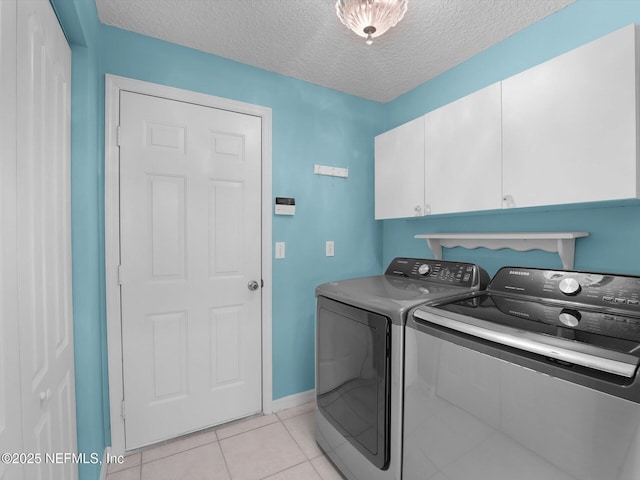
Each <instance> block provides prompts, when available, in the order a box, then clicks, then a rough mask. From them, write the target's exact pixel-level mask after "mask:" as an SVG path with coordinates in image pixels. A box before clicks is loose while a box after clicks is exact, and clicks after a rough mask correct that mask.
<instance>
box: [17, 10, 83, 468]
mask: <svg viewBox="0 0 640 480" xmlns="http://www.w3.org/2000/svg"><path fill="white" fill-rule="evenodd" d="M17 23H18V39H17V51H18V73H17V79H18V81H17V98H18V132H17V138H18V142H17V145H18V147H17V148H18V159H19V160H18V164H17V208H18V210H17V211H18V217H17V245H18V255H17V262H18V269H17V271H18V278H17V280H18V282H17V284H18V304H19V305H18V311H19V321H20V328H21V331H20V340H21V341H20V351H21V377H22V404H23V407H22V408H23V436H24V451H26V452H41V453H42V454H43V455H44V454H45V453H47V452H70V453H71V452H75V451H76V424H75V392H74V370H73V332H72V329H73V324H72V304H71V241H70V193H69V192H70V187H69V182H70V171H69V168H70V151H69V148H70V145H69V142H70V133H69V128H70V76H71V52H70V49H69V46H68V45H67V42H66V39H65V37H64V35H63V33H62V30H61V29H60V26H59V24H58V21H57V18H56V16H55V14H54V12H53V10H52V9H51V7H50V5H49V2H48V1H46V0H20V2H18V22H17ZM30 468H31V467H30ZM33 468H34V469H35V470H40V471H39V472H38V476H39V478H69V479H74V478H77V467H76V465H75V464H73V463H71V462H68V463H61V464H55V463H47V462H42V463H41V464H40V465H37V466H35V467H33ZM34 474H35V471H34ZM30 475H31V471H30Z"/></svg>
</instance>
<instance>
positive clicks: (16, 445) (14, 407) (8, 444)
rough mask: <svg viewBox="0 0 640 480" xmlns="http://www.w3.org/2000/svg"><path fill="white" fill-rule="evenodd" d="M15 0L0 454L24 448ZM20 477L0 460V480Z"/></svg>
mask: <svg viewBox="0 0 640 480" xmlns="http://www.w3.org/2000/svg"><path fill="white" fill-rule="evenodd" d="M16 10H17V8H16V2H15V1H11V2H7V1H0V89H1V91H2V92H4V94H3V95H0V152H2V153H1V154H0V454H2V453H4V452H20V451H21V450H22V423H21V419H22V415H21V407H20V345H19V344H20V342H18V341H17V339H19V338H20V328H19V327H20V324H19V322H18V292H17V286H16V277H17V268H16V164H17V162H16V96H15V94H14V92H15V91H16V71H15V69H12V68H5V65H15V64H16ZM21 478H23V468H22V465H19V464H17V465H14V464H5V463H3V462H1V461H0V480H9V479H11V480H13V479H21Z"/></svg>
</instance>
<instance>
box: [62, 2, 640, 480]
mask: <svg viewBox="0 0 640 480" xmlns="http://www.w3.org/2000/svg"><path fill="white" fill-rule="evenodd" d="M52 2H53V4H54V6H55V7H56V10H57V11H58V14H59V16H60V18H61V22H62V24H63V27H64V29H65V33H66V34H67V36H68V38H69V41H70V43H71V45H72V51H73V85H72V214H73V219H72V220H73V262H74V268H73V274H74V322H75V328H74V334H75V349H76V350H75V351H76V390H77V412H78V446H79V450H80V451H81V452H87V453H90V452H98V453H102V451H103V450H104V447H105V446H106V445H109V444H110V429H109V404H108V400H109V397H108V381H107V374H108V373H107V361H106V358H107V357H106V318H105V286H104V201H103V198H104V153H103V152H104V133H103V132H104V93H103V92H104V74H105V73H110V74H116V75H122V76H126V77H131V78H136V79H141V80H145V81H150V82H154V83H160V84H164V85H170V86H174V87H179V88H184V89H189V90H195V91H199V92H203V93H209V94H213V95H217V96H221V97H226V98H231V99H234V100H239V101H244V102H249V103H254V104H258V105H264V106H268V107H270V108H272V109H273V178H272V181H273V195H274V196H276V195H277V196H292V197H295V198H296V201H297V206H296V215H295V216H294V217H274V218H273V241H274V242H275V241H284V242H286V243H287V258H286V259H284V260H274V261H273V374H274V398H276V399H277V398H281V397H283V396H286V395H290V394H294V393H298V392H303V391H306V390H308V389H310V388H313V384H314V378H313V317H314V298H313V290H314V287H315V286H316V285H317V284H319V283H321V282H324V281H328V280H333V279H339V278H347V277H353V276H358V275H368V274H377V273H380V271H381V270H382V266H383V265H385V264H386V263H388V261H389V260H390V259H391V258H392V257H393V256H396V255H414V256H425V257H428V256H430V252H429V250H428V249H427V247H426V244H425V242H424V241H419V240H415V239H414V238H413V236H414V235H415V234H417V233H425V232H438V231H440V232H442V231H524V230H531V231H536V230H537V231H540V230H546V231H554V230H585V231H588V232H590V233H591V235H590V237H588V238H586V239H580V240H578V242H577V251H576V267H577V268H581V269H585V270H588V269H593V270H609V271H619V272H628V273H637V274H640V249H638V248H637V247H635V245H636V244H637V240H636V239H637V238H639V236H640V220H638V219H639V218H640V217H639V214H640V207H639V206H638V205H637V203H634V202H617V203H602V204H597V205H589V206H572V207H556V208H547V209H526V210H518V211H493V212H485V213H481V214H458V215H447V216H433V217H428V218H423V219H408V220H388V221H382V222H375V221H374V220H372V219H373V136H374V135H376V134H378V133H380V132H381V131H384V130H386V129H388V128H391V127H393V126H396V125H399V124H400V123H403V122H405V121H407V120H410V119H412V118H415V117H417V116H419V115H422V114H424V113H426V112H428V111H430V110H432V109H434V108H437V107H439V106H442V105H444V104H446V103H449V102H451V101H453V100H455V99H457V98H460V97H462V96H464V95H466V94H468V93H471V92H473V91H475V90H478V89H480V88H482V87H484V86H486V85H489V84H491V83H493V82H496V81H499V80H501V79H503V78H506V77H508V76H510V75H513V74H515V73H517V72H519V71H522V70H524V69H526V68H528V67H530V66H532V65H535V64H537V63H540V62H542V61H544V60H547V59H549V58H551V57H553V56H556V55H558V54H560V53H563V52H565V51H568V50H570V49H572V48H574V47H576V46H579V45H581V44H583V43H586V42H588V41H590V40H592V39H595V38H597V37H599V36H601V35H604V34H606V33H608V32H610V31H613V30H615V29H617V28H619V27H622V26H625V25H627V24H629V23H634V22H635V23H640V2H638V1H637V0H627V1H624V0H611V1H606V0H578V1H577V2H576V3H575V4H573V5H571V6H569V7H567V8H565V9H564V10H561V11H560V12H558V13H556V14H554V15H552V16H551V17H549V18H547V19H545V20H543V21H541V22H539V23H537V24H535V25H533V26H531V27H529V28H527V29H526V30H524V31H522V32H520V33H518V34H515V35H513V36H512V37H510V38H508V39H507V40H505V41H504V42H502V43H500V44H498V45H496V46H494V47H492V48H489V49H487V50H486V51H484V52H482V53H480V54H479V55H477V56H475V57H474V58H472V59H470V60H469V61H467V62H465V63H463V64H461V65H459V66H458V67H456V68H453V69H452V70H450V71H448V72H446V73H444V74H443V75H441V76H439V77H438V78H436V79H434V80H432V81H430V82H427V83H425V84H423V85H421V86H419V87H417V88H416V89H414V90H413V91H411V92H409V93H407V94H405V95H403V96H401V97H399V98H398V99H396V100H394V101H393V102H390V103H388V104H385V105H383V104H378V103H375V102H370V101H366V100H363V99H359V98H355V97H352V96H349V95H345V94H342V93H339V92H335V91H332V90H329V89H325V88H322V87H318V86H315V85H312V84H309V83H305V82H301V81H297V80H294V79H291V78H288V77H284V76H280V75H276V74H273V73H270V72H267V71H264V70H260V69H256V68H252V67H249V66H246V65H242V64H239V63H235V62H232V61H229V60H225V59H222V58H219V57H215V56H212V55H208V54H204V53H202V52H198V51H195V50H191V49H187V48H184V47H180V46H177V45H173V44H170V43H166V42H162V41H159V40H155V39H151V38H148V37H144V36H140V35H136V34H132V33H129V32H125V31H122V30H118V29H115V28H112V27H107V26H104V25H101V24H99V22H98V20H97V14H96V10H95V5H94V2H93V0H52ZM314 163H322V164H335V165H338V166H344V167H348V168H349V171H350V175H349V178H348V179H346V180H345V179H339V178H330V177H321V176H314V175H313V174H312V171H313V170H312V167H313V164H314ZM325 240H334V241H335V242H336V256H335V257H332V258H328V257H325V256H324V242H325ZM445 258H455V259H459V260H466V261H473V262H478V263H480V264H481V265H483V266H484V267H485V268H487V269H488V270H489V271H490V272H492V273H493V272H494V271H495V270H497V268H499V267H500V266H501V265H505V264H520V265H532V266H549V267H559V266H560V263H559V259H558V257H557V256H555V255H551V254H547V253H544V252H529V253H517V252H513V251H510V250H502V251H497V252H491V251H487V250H484V249H478V250H464V249H452V250H445ZM98 471H99V469H98V468H97V467H96V466H90V465H81V466H80V478H81V480H90V479H91V480H93V479H96V478H98Z"/></svg>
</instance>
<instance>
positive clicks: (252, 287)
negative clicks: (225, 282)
mask: <svg viewBox="0 0 640 480" xmlns="http://www.w3.org/2000/svg"><path fill="white" fill-rule="evenodd" d="M247 288H248V289H249V290H251V291H252V292H255V291H256V290H258V289H259V288H260V284H259V283H258V282H256V281H255V280H251V281H250V282H249V283H248V284H247Z"/></svg>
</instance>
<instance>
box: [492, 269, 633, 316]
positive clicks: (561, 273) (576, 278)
mask: <svg viewBox="0 0 640 480" xmlns="http://www.w3.org/2000/svg"><path fill="white" fill-rule="evenodd" d="M489 290H490V291H492V292H498V293H505V294H509V295H526V296H529V297H536V298H539V299H543V300H552V301H558V302H571V303H579V304H582V305H586V306H590V307H594V308H598V309H605V310H606V309H609V308H613V309H618V310H625V311H631V312H635V313H638V314H640V277H635V276H629V275H613V274H607V273H590V272H574V271H566V270H542V269H535V268H520V267H504V268H502V269H500V270H499V271H498V273H496V275H495V276H494V277H493V280H492V281H491V284H490V285H489ZM563 318H564V317H563ZM572 321H573V320H570V319H569V318H568V317H567V322H572Z"/></svg>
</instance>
